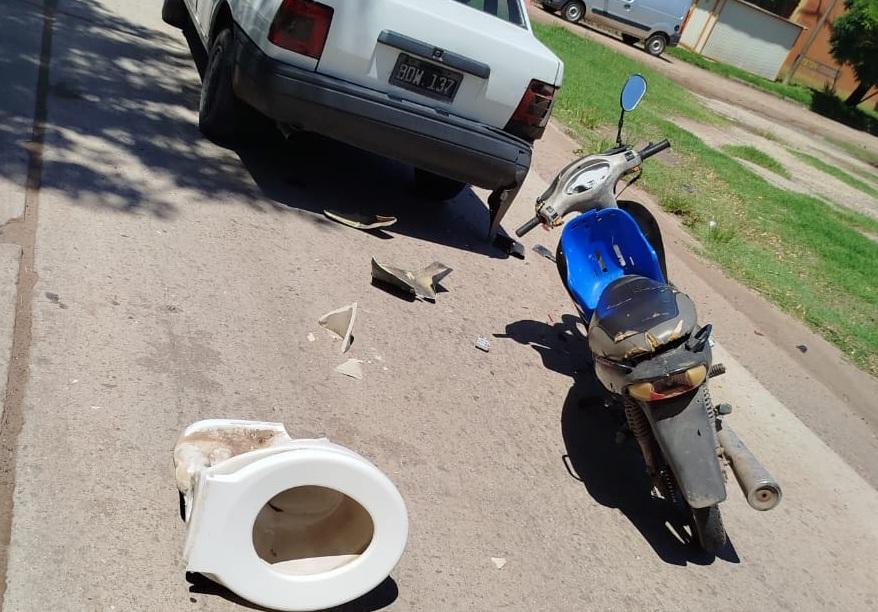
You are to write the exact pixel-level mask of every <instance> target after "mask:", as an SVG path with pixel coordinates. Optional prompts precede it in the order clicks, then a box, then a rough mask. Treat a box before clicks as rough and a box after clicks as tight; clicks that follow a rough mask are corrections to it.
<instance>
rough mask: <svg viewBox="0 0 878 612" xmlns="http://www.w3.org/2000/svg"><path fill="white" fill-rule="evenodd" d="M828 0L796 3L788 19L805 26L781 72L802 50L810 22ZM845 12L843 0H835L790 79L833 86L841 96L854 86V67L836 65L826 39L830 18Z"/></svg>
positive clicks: (806, 39)
mask: <svg viewBox="0 0 878 612" xmlns="http://www.w3.org/2000/svg"><path fill="white" fill-rule="evenodd" d="M831 1H832V0H802V1H801V2H800V3H799V7H798V8H797V9H796V10H795V12H794V13H793V14H792V16H791V17H790V19H791V20H792V21H795V22H796V23H799V24H801V25H803V26H805V27H806V28H807V29H806V30H805V31H804V32H803V33H802V35H801V36H800V37H799V40H798V41H797V42H796V44H795V45H794V46H793V48H792V49H791V50H790V54H789V55H788V56H787V60H786V62H785V64H784V68H783V70H782V71H781V74H786V72H787V71H788V70H789V69H790V68H791V67H792V65H793V62H795V61H796V58H797V57H798V56H799V54H800V53H801V51H802V48H803V47H804V45H805V44H806V43H807V42H808V40H809V39H810V38H811V35H812V34H813V29H814V26H815V25H816V24H817V21H818V20H819V19H820V15H822V14H823V13H824V11H826V9H827V8H828V7H829V5H830V4H831ZM844 12H845V8H844V0H838V1H837V2H836V4H835V6H834V7H833V9H832V12H831V13H830V16H829V17H828V18H827V19H826V22H825V23H824V24H823V26H822V27H821V28H820V31H819V32H817V37H816V38H815V39H814V42H813V43H812V44H811V46H810V47H809V48H808V51H807V53H806V55H805V59H804V60H803V61H802V64H801V65H800V66H799V69H798V70H797V71H796V74H795V75H794V77H793V81H794V82H796V83H802V84H803V85H809V86H811V87H816V88H823V87H824V85H828V86H830V87H832V86H834V87H835V89H836V91H837V92H838V93H839V95H841V96H846V95H847V94H849V93H850V92H852V91H853V90H854V89H856V87H857V78H856V76H855V75H854V71H853V70H851V68H850V67H849V66H839V65H838V63H836V61H835V58H833V57H832V51H831V47H830V45H829V39H830V37H831V36H832V22H833V20H835V18H836V17H838V16H839V15H841V14H843V13H844Z"/></svg>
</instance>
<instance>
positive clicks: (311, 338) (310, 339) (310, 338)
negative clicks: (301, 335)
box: [308, 333, 317, 342]
mask: <svg viewBox="0 0 878 612" xmlns="http://www.w3.org/2000/svg"><path fill="white" fill-rule="evenodd" d="M315 340H317V338H315V337H314V334H310V333H309V334H308V342H314V341H315Z"/></svg>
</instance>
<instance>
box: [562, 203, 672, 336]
mask: <svg viewBox="0 0 878 612" xmlns="http://www.w3.org/2000/svg"><path fill="white" fill-rule="evenodd" d="M561 250H562V251H563V252H564V258H565V260H566V268H567V278H566V279H565V283H566V285H567V288H568V290H569V291H570V294H571V295H572V296H573V299H574V300H575V301H576V303H577V306H579V309H580V310H581V311H582V314H583V316H584V320H585V321H588V320H590V319H591V316H592V313H593V312H594V310H595V308H597V306H598V301H599V300H600V297H601V294H602V293H603V292H604V289H606V287H607V285H609V284H610V283H612V282H613V281H614V280H616V279H617V278H620V277H622V276H625V275H628V274H637V275H640V276H645V277H647V278H651V279H653V280H655V281H657V282H659V283H665V282H666V281H665V277H664V275H663V274H662V269H661V265H660V264H659V259H658V256H657V255H656V252H655V249H653V247H652V245H651V244H650V243H649V241H648V240H647V239H646V237H645V236H644V235H643V232H642V231H641V229H640V226H639V225H638V224H637V221H635V220H634V218H633V217H632V216H631V215H630V214H628V213H627V212H625V211H624V210H621V209H619V208H605V209H602V210H590V211H588V212H586V213H583V214H581V215H579V216H578V217H577V218H575V219H574V220H572V221H570V222H569V223H568V224H567V225H566V226H565V227H564V231H563V232H562V233H561Z"/></svg>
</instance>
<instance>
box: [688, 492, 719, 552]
mask: <svg viewBox="0 0 878 612" xmlns="http://www.w3.org/2000/svg"><path fill="white" fill-rule="evenodd" d="M692 531H693V532H694V535H695V537H696V538H698V545H699V546H701V548H702V549H704V550H705V551H706V552H709V553H711V554H714V555H715V554H716V553H718V552H719V551H721V550H722V549H723V548H725V546H726V542H727V541H728V536H727V535H726V529H725V527H724V526H723V517H722V514H720V511H719V506H718V505H717V504H714V505H712V506H708V507H707V508H692Z"/></svg>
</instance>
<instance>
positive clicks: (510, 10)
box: [456, 0, 524, 26]
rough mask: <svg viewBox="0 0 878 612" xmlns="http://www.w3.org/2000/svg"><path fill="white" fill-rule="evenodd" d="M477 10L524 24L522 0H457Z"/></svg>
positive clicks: (518, 24) (510, 21)
mask: <svg viewBox="0 0 878 612" xmlns="http://www.w3.org/2000/svg"><path fill="white" fill-rule="evenodd" d="M456 1H457V2H460V3H461V4H465V5H467V6H469V7H472V8H474V9H476V10H479V11H482V12H484V13H488V14H489V15H494V16H495V17H499V18H500V19H502V20H503V21H508V22H509V23H514V24H515V25H517V26H523V25H524V15H523V14H522V8H521V0H456Z"/></svg>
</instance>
